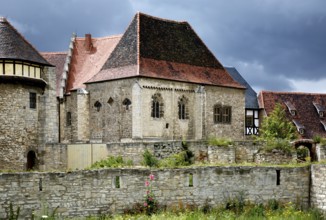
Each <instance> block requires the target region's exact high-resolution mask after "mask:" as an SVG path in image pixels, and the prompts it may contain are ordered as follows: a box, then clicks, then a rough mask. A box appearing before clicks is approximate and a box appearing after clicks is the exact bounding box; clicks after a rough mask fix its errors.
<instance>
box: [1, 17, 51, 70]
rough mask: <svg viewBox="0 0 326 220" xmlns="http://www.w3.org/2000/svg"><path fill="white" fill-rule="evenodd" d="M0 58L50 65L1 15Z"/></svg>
mask: <svg viewBox="0 0 326 220" xmlns="http://www.w3.org/2000/svg"><path fill="white" fill-rule="evenodd" d="M0 59H11V60H21V61H29V62H33V63H37V64H42V65H46V66H51V64H49V63H48V62H47V61H46V60H45V59H44V58H43V57H42V56H41V54H40V53H39V52H38V51H37V50H36V49H35V48H34V47H33V46H32V45H31V44H30V43H29V42H28V41H27V40H26V39H25V38H24V37H23V36H22V35H21V34H20V33H19V32H18V31H17V30H16V29H15V28H14V27H13V26H12V25H11V24H10V23H9V22H8V21H7V19H6V18H3V17H1V18H0Z"/></svg>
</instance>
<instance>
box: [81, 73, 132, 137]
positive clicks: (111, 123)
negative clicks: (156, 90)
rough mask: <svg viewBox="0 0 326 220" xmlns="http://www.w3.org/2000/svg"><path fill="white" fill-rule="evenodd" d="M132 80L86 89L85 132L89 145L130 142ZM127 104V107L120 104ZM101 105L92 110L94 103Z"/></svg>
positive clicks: (95, 85)
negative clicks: (87, 110)
mask: <svg viewBox="0 0 326 220" xmlns="http://www.w3.org/2000/svg"><path fill="white" fill-rule="evenodd" d="M134 83H135V80H134V79H124V80H115V81H109V82H102V83H96V84H89V85H87V90H88V91H89V93H90V95H89V97H90V100H89V115H90V116H89V130H90V140H91V142H93V143H106V142H116V141H120V140H130V139H131V138H132V132H131V131H132V121H133V118H132V111H133V107H134V104H133V100H132V86H133V84H134ZM127 100H129V101H130V104H128V105H125V104H124V103H125V102H127ZM96 102H98V103H100V104H101V107H99V108H98V107H96V106H95V103H96Z"/></svg>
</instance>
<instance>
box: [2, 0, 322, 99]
mask: <svg viewBox="0 0 326 220" xmlns="http://www.w3.org/2000/svg"><path fill="white" fill-rule="evenodd" d="M137 11H140V12H143V13H147V14H150V15H153V16H158V17H162V18H166V19H173V20H182V21H188V22H189V23H190V24H191V25H192V27H193V28H194V29H195V31H196V32H197V34H198V35H199V36H200V37H201V38H202V39H203V41H204V42H205V43H206V45H207V46H208V47H209V48H210V50H211V51H212V52H213V53H214V54H215V56H216V57H217V59H218V60H219V61H220V62H221V63H222V64H223V65H224V66H234V67H236V68H237V69H238V71H239V72H240V73H241V74H242V76H243V77H244V78H245V79H246V80H247V81H248V82H249V83H250V84H251V85H252V86H253V87H254V89H255V90H256V91H257V92H259V91H260V90H274V91H302V92H324V93H326V1H325V0H52V1H50V0H48V1H47V0H28V1H26V0H1V7H0V16H4V17H6V18H7V19H8V20H9V21H10V22H11V23H12V24H13V25H14V26H15V27H16V28H17V29H18V30H19V31H20V32H21V33H22V34H23V35H24V36H25V37H26V38H27V40H29V41H30V42H31V43H32V44H33V45H34V46H35V47H36V48H37V49H38V50H40V51H65V50H67V48H68V44H69V39H70V36H71V35H72V33H73V32H75V33H77V36H84V34H85V33H91V34H92V36H94V37H103V36H108V35H113V34H121V33H123V32H124V31H125V29H126V28H127V26H128V24H129V23H130V21H131V19H132V18H133V16H134V15H135V13H136V12H137Z"/></svg>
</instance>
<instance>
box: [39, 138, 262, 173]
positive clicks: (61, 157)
mask: <svg viewBox="0 0 326 220" xmlns="http://www.w3.org/2000/svg"><path fill="white" fill-rule="evenodd" d="M186 146H187V147H188V149H189V150H191V151H192V152H193V153H194V157H195V161H196V162H211V163H241V162H253V161H254V155H255V153H257V152H258V150H259V148H260V147H261V145H259V144H254V142H252V141H238V142H234V145H233V146H231V147H215V146H207V144H206V142H204V141H187V142H186ZM146 149H147V150H149V151H150V152H151V153H153V155H154V156H155V157H157V158H158V159H163V158H166V157H168V156H170V155H172V154H175V153H178V152H180V151H181V150H182V142H181V141H164V142H130V143H121V142H119V143H107V144H83V143H80V144H67V145H64V144H47V145H45V146H43V147H40V148H39V152H38V155H37V156H38V158H39V166H38V169H39V170H42V171H49V170H76V169H85V168H87V167H89V166H90V165H91V164H93V163H94V162H96V161H98V160H101V159H105V158H106V157H108V156H122V157H123V158H124V159H125V160H128V159H131V160H132V161H133V162H134V165H140V164H141V162H142V160H143V156H142V155H143V153H144V151H145V150H146Z"/></svg>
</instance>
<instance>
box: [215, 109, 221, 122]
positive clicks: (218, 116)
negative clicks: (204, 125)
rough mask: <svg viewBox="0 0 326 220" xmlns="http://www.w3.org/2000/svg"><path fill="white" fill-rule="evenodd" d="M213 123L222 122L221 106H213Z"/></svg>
mask: <svg viewBox="0 0 326 220" xmlns="http://www.w3.org/2000/svg"><path fill="white" fill-rule="evenodd" d="M214 123H215V124H216V123H222V106H220V105H215V106H214Z"/></svg>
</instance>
